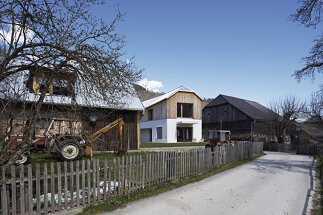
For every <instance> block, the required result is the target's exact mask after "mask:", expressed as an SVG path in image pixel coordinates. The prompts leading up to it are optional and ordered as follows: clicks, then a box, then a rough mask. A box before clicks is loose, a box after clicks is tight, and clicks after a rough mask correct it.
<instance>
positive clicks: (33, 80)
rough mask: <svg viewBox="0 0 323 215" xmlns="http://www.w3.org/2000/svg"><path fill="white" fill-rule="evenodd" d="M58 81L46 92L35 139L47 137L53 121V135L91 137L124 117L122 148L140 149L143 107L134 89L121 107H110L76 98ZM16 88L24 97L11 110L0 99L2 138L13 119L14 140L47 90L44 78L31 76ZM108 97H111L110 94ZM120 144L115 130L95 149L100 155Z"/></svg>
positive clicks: (97, 100) (125, 95)
mask: <svg viewBox="0 0 323 215" xmlns="http://www.w3.org/2000/svg"><path fill="white" fill-rule="evenodd" d="M62 79H63V78H62ZM59 81H61V80H55V81H53V83H51V84H50V86H49V87H48V89H49V91H48V92H46V95H45V98H44V103H43V105H42V108H41V110H40V111H39V112H38V115H37V116H36V118H37V124H36V125H37V126H36V128H35V130H34V135H35V136H36V138H37V136H41V135H44V132H45V130H46V128H47V127H48V125H49V122H50V121H51V120H52V119H54V120H55V121H54V123H52V124H51V125H50V127H49V131H50V132H51V133H54V134H57V133H61V134H62V133H63V134H86V135H90V134H92V133H94V132H95V131H97V130H99V129H101V128H102V127H104V126H106V125H107V124H109V123H111V122H113V121H114V120H116V119H118V118H120V117H122V118H123V119H124V122H125V124H124V127H123V144H124V145H125V146H126V148H127V149H138V148H139V140H140V139H139V135H140V130H139V119H140V116H141V115H142V112H143V110H144V107H143V105H142V103H141V101H140V99H139V97H138V95H137V93H136V91H135V89H134V87H133V86H130V87H129V88H128V89H127V92H120V93H122V98H121V99H120V100H119V102H118V103H115V102H114V103H113V102H111V103H110V102H106V101H105V102H103V100H101V99H100V98H96V97H93V98H92V97H90V96H89V95H82V94H80V93H77V92H78V91H77V90H75V93H74V94H73V93H71V92H72V91H71V90H70V89H69V87H70V86H69V85H66V84H65V85H64V84H60V85H59V84H57V83H58V82H59ZM15 84H16V85H17V87H16V89H15V90H16V91H17V92H18V93H19V95H21V96H20V97H18V98H16V99H15V100H13V101H11V102H10V103H8V104H10V108H5V107H4V105H6V104H7V102H6V99H7V98H0V101H1V103H0V105H1V109H2V110H4V111H3V112H2V113H1V114H0V126H1V129H0V138H3V137H4V136H5V135H4V134H5V132H6V131H7V129H8V117H9V115H11V116H14V123H13V124H14V130H13V132H12V136H19V135H21V134H22V127H23V124H25V123H26V119H27V118H28V117H29V116H30V114H31V110H32V109H33V108H34V104H35V102H36V101H37V100H38V98H39V93H40V91H41V90H43V89H44V87H43V86H42V84H43V82H42V81H41V78H40V77H39V76H35V75H33V74H32V73H29V72H25V73H24V74H23V75H21V76H19V77H18V78H17V81H16V83H15ZM73 85H74V87H76V88H77V87H81V86H82V85H81V83H78V82H77V81H75V82H74V83H73ZM129 89H130V90H129ZM107 96H109V93H108V92H107ZM112 96H113V95H111V97H112ZM88 101H90V102H88ZM117 141H118V132H117V128H113V129H112V130H110V131H109V132H108V133H105V134H103V135H101V136H100V137H99V138H97V139H96V141H95V142H94V143H93V148H94V150H98V151H107V150H113V149H114V148H115V146H116V145H117Z"/></svg>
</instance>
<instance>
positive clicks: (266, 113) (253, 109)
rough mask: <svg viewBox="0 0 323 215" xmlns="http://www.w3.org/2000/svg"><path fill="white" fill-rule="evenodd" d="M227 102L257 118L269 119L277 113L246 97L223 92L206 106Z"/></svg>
mask: <svg viewBox="0 0 323 215" xmlns="http://www.w3.org/2000/svg"><path fill="white" fill-rule="evenodd" d="M226 103H229V104H231V105H232V106H234V107H235V108H237V109H238V110H240V111H241V112H242V113H244V114H246V115H247V116H248V117H250V118H252V119H255V120H264V119H268V118H269V117H270V116H274V115H276V113H274V112H273V111H272V110H270V109H269V108H267V107H265V106H263V105H261V104H259V103H257V102H254V101H250V100H246V99H240V98H236V97H232V96H226V95H222V94H220V95H219V96H218V97H216V98H215V99H214V100H213V101H211V102H210V103H209V104H208V105H206V106H205V108H208V107H214V106H218V105H222V104H226Z"/></svg>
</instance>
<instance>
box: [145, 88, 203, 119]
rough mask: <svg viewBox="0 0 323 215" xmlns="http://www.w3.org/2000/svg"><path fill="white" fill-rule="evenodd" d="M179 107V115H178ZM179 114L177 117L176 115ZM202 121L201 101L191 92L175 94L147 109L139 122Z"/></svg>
mask: <svg viewBox="0 0 323 215" xmlns="http://www.w3.org/2000/svg"><path fill="white" fill-rule="evenodd" d="M178 107H180V113H178ZM178 114H179V115H178ZM178 117H179V118H192V119H202V100H201V99H200V98H199V97H198V96H197V95H196V94H195V93H191V92H177V93H176V94H175V95H173V96H172V97H170V98H168V99H165V100H163V101H161V102H158V103H157V104H154V105H152V106H150V107H147V109H146V114H145V115H144V116H143V117H142V119H141V121H142V122H146V121H150V120H161V119H176V118H178Z"/></svg>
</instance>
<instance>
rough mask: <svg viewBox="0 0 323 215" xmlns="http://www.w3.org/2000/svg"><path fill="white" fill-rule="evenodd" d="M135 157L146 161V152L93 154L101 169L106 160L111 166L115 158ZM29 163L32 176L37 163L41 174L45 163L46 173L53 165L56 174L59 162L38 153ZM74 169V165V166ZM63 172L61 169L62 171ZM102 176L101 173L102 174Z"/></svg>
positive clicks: (83, 158)
mask: <svg viewBox="0 0 323 215" xmlns="http://www.w3.org/2000/svg"><path fill="white" fill-rule="evenodd" d="M150 153H154V152H150ZM130 155H132V156H135V155H141V156H142V159H143V160H145V159H146V156H147V152H127V153H125V154H122V155H117V154H115V153H113V152H95V153H93V158H96V159H99V162H100V166H101V167H103V165H104V160H105V159H107V162H108V165H110V166H111V165H112V161H113V158H117V157H121V156H130ZM31 157H32V159H31V161H30V163H31V164H32V172H33V175H34V174H35V172H36V163H39V164H40V172H41V174H43V169H44V165H43V164H45V163H47V166H48V167H47V168H48V171H49V170H50V163H52V162H53V163H55V164H54V165H55V173H57V168H56V167H57V165H56V163H58V162H60V161H58V160H56V159H55V158H54V157H53V156H52V154H51V153H45V152H39V153H35V154H31ZM89 159H90V156H87V155H84V156H82V157H81V160H89ZM61 165H62V168H63V164H61ZM74 168H75V165H74ZM19 170H20V166H16V176H17V177H18V174H19ZM62 171H63V169H62ZM68 171H70V166H69V165H68ZM24 173H25V176H26V175H27V173H28V166H27V165H25V166H24ZM102 174H103V172H102ZM6 175H7V177H8V178H10V177H11V173H10V169H8V170H7V171H6Z"/></svg>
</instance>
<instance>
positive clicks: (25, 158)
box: [15, 152, 31, 166]
mask: <svg viewBox="0 0 323 215" xmlns="http://www.w3.org/2000/svg"><path fill="white" fill-rule="evenodd" d="M30 160H31V155H30V152H24V153H23V154H22V155H20V156H19V157H18V159H17V160H16V162H15V165H17V166H18V165H21V164H22V165H27V164H29V163H30Z"/></svg>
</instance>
